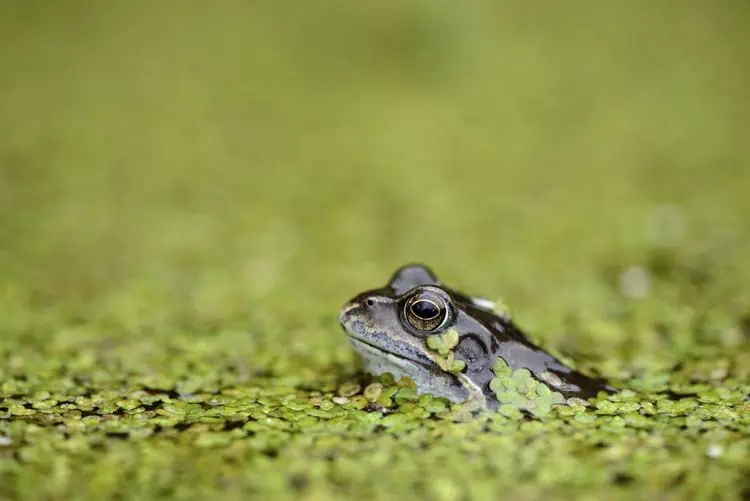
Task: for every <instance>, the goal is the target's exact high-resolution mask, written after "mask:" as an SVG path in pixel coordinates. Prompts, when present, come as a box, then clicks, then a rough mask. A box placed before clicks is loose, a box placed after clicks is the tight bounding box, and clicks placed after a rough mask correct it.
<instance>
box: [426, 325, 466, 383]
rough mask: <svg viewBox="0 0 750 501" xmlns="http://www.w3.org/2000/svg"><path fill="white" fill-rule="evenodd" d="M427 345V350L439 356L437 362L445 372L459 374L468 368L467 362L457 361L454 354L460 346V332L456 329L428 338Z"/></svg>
mask: <svg viewBox="0 0 750 501" xmlns="http://www.w3.org/2000/svg"><path fill="white" fill-rule="evenodd" d="M425 343H426V345H427V348H429V349H430V350H432V351H434V352H435V353H437V354H438V355H439V357H437V360H436V362H437V363H438V365H439V366H440V368H441V369H443V370H444V371H447V372H451V373H454V374H457V373H459V372H461V371H463V370H464V369H465V368H466V362H464V361H463V360H457V359H456V358H455V355H454V353H453V350H454V349H455V347H456V346H457V345H458V331H456V330H455V329H448V330H447V331H445V332H443V333H441V334H433V335H431V336H428V337H427V339H426V340H425Z"/></svg>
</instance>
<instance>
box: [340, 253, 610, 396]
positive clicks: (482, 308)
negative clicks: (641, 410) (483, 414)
mask: <svg viewBox="0 0 750 501" xmlns="http://www.w3.org/2000/svg"><path fill="white" fill-rule="evenodd" d="M339 323H340V324H341V326H342V327H343V330H344V331H345V333H346V334H347V335H348V338H349V341H350V344H351V346H352V348H353V350H354V351H355V352H356V353H357V354H358V355H359V356H360V358H361V359H362V362H363V365H364V370H365V372H367V373H369V374H371V375H374V376H378V375H382V374H384V373H390V374H391V375H392V376H393V377H394V378H395V379H400V378H403V377H406V378H408V379H410V380H411V381H413V382H414V384H416V387H417V391H418V393H419V394H420V395H421V394H431V395H432V396H434V397H442V398H445V399H447V400H449V401H450V402H453V403H457V404H466V405H469V406H470V407H471V408H472V409H473V410H477V411H481V410H488V409H489V410H493V409H494V410H497V409H498V408H499V407H500V406H501V405H503V404H506V403H508V402H515V404H516V405H517V407H518V408H519V409H521V410H526V411H528V410H529V407H534V404H533V402H534V400H533V398H531V399H529V398H527V397H520V401H519V391H520V392H521V393H523V392H526V391H527V390H529V389H531V391H532V393H533V395H530V397H536V396H537V393H534V392H535V391H536V392H538V394H539V395H542V394H543V395H552V396H553V397H556V398H554V399H552V402H553V403H555V404H566V403H572V402H574V401H575V402H581V403H583V405H586V403H585V402H586V401H587V400H588V399H590V398H592V397H595V396H597V395H599V394H600V392H604V393H605V394H609V393H614V392H615V391H616V390H615V388H613V387H611V386H610V385H609V384H608V383H607V382H606V381H605V380H604V379H602V378H599V377H593V376H588V375H586V374H584V373H582V372H580V371H578V370H575V369H573V368H571V367H570V366H568V365H566V364H565V363H563V362H562V361H560V360H559V358H556V357H554V356H553V355H551V354H550V353H548V352H547V351H545V350H544V349H542V348H540V347H539V346H537V345H536V344H534V343H533V342H532V341H531V340H530V339H529V337H528V336H527V334H526V333H525V332H524V331H523V330H522V329H521V328H520V327H519V326H518V325H517V324H516V322H515V320H513V319H512V318H511V317H510V315H508V314H507V312H504V311H502V310H501V309H499V308H498V307H497V305H496V304H495V303H494V302H493V301H490V300H488V299H487V298H485V297H482V296H471V295H468V294H465V293H463V292H460V291H458V290H456V289H453V288H451V287H448V286H446V285H445V284H443V283H442V282H441V281H440V280H439V279H438V278H437V276H436V275H435V273H434V272H433V271H432V269H431V268H430V267H428V266H427V265H425V264H422V263H416V262H415V263H408V264H405V265H403V266H401V267H400V268H398V269H397V270H396V271H395V272H394V273H393V274H392V276H391V278H390V279H389V281H388V282H387V284H386V285H384V286H382V287H378V288H374V289H369V290H366V291H364V292H361V293H359V294H357V295H355V296H354V297H353V298H351V299H350V300H349V301H347V302H346V303H345V304H344V305H343V306H342V308H341V310H340V313H339ZM436 347H437V348H438V349H437V350H436V349H435V348H436ZM446 355H447V357H446ZM447 362H448V363H447ZM517 376H518V377H517ZM508 388H513V391H512V392H511V391H508ZM535 388H536V390H535ZM509 396H510V397H512V398H507V397H509ZM527 403H530V404H529V405H527Z"/></svg>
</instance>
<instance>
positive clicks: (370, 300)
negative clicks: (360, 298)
mask: <svg viewBox="0 0 750 501" xmlns="http://www.w3.org/2000/svg"><path fill="white" fill-rule="evenodd" d="M365 304H366V305H367V306H369V307H373V306H375V301H374V300H373V299H372V298H367V301H365Z"/></svg>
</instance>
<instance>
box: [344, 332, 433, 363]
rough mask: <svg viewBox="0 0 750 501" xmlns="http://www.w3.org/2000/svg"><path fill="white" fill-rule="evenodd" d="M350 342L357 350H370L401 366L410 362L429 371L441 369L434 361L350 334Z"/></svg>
mask: <svg viewBox="0 0 750 501" xmlns="http://www.w3.org/2000/svg"><path fill="white" fill-rule="evenodd" d="M349 342H351V343H352V346H353V347H354V348H355V350H356V351H364V352H369V353H370V354H371V355H373V356H375V357H380V358H384V359H387V360H388V361H390V362H391V363H394V364H397V365H401V366H404V367H406V366H408V365H409V364H416V365H419V366H421V367H423V368H424V369H427V370H429V371H433V372H434V371H436V370H437V369H439V368H438V367H437V366H436V365H435V363H434V362H432V361H431V360H430V361H424V360H416V359H415V358H412V357H408V356H405V355H403V354H401V353H394V352H392V351H388V350H385V349H383V348H382V347H380V346H378V345H375V344H372V343H368V342H367V341H365V340H363V339H361V338H359V337H356V336H353V335H351V334H349Z"/></svg>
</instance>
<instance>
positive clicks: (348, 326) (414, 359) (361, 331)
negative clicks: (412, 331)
mask: <svg viewBox="0 0 750 501" xmlns="http://www.w3.org/2000/svg"><path fill="white" fill-rule="evenodd" d="M342 320H343V321H342V322H341V326H342V327H343V328H344V331H345V332H346V334H347V336H348V337H349V340H350V341H351V343H352V345H353V347H354V348H355V349H356V348H359V347H361V348H362V349H364V350H367V351H368V354H370V355H373V356H376V357H381V358H388V359H389V360H390V361H392V362H393V361H395V360H403V361H404V362H406V363H409V362H410V363H413V364H417V365H419V366H421V367H423V368H425V369H428V370H430V371H438V372H441V371H440V368H439V366H438V365H437V364H436V363H435V362H434V361H433V360H432V359H430V357H428V356H427V355H426V354H425V353H424V348H423V347H420V346H418V345H416V344H412V343H410V342H408V341H405V340H402V339H397V338H395V337H394V336H393V335H392V334H390V333H388V332H386V331H381V330H377V329H372V328H370V327H368V326H367V325H366V323H365V322H363V321H362V320H359V319H356V318H343V319H342Z"/></svg>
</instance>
